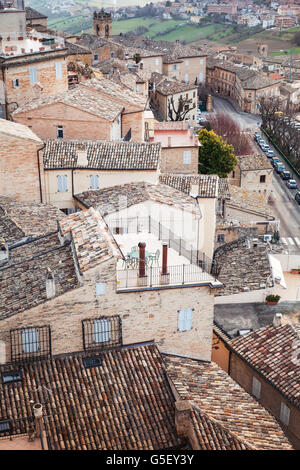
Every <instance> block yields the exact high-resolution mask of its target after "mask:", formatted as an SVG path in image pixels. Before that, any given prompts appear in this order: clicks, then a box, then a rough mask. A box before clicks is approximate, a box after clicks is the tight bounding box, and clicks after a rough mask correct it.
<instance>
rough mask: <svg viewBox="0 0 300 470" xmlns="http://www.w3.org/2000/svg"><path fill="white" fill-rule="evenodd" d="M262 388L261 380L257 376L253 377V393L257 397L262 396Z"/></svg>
mask: <svg viewBox="0 0 300 470" xmlns="http://www.w3.org/2000/svg"><path fill="white" fill-rule="evenodd" d="M260 389H261V383H260V381H259V380H257V378H256V377H253V380H252V394H253V395H254V396H255V397H256V398H260Z"/></svg>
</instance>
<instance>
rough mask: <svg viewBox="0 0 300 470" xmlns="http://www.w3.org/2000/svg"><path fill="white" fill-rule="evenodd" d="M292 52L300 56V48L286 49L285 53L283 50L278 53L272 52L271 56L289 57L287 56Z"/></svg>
mask: <svg viewBox="0 0 300 470" xmlns="http://www.w3.org/2000/svg"><path fill="white" fill-rule="evenodd" d="M291 52H292V54H300V47H292V48H291V49H286V50H284V51H283V50H282V51H278V52H272V53H271V54H270V56H277V55H287V54H290V53H291Z"/></svg>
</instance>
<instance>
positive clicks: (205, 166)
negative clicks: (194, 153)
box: [198, 129, 237, 178]
mask: <svg viewBox="0 0 300 470" xmlns="http://www.w3.org/2000/svg"><path fill="white" fill-rule="evenodd" d="M198 138H199V141H200V143H201V146H200V147H199V170H198V171H199V173H202V174H206V175H218V176H220V178H226V176H227V175H228V174H229V173H230V172H231V171H233V170H234V168H235V167H236V165H237V158H236V156H235V155H234V153H233V151H234V150H233V146H232V145H229V144H227V143H226V142H225V141H224V140H223V139H222V137H220V136H219V135H217V134H216V133H215V132H214V131H208V130H207V129H202V130H201V131H200V132H199V133H198Z"/></svg>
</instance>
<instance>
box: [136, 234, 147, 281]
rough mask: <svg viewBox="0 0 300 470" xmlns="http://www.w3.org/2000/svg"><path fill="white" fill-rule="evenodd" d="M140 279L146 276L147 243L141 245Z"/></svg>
mask: <svg viewBox="0 0 300 470" xmlns="http://www.w3.org/2000/svg"><path fill="white" fill-rule="evenodd" d="M138 246H139V277H145V276H146V269H145V268H146V263H145V252H146V243H142V242H140V243H139V245H138Z"/></svg>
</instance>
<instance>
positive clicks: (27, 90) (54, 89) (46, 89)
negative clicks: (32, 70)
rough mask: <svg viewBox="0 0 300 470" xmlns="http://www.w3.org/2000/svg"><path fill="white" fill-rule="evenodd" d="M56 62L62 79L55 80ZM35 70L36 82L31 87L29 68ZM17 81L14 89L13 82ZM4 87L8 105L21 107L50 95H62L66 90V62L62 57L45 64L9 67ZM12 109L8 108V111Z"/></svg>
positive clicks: (36, 63) (37, 63)
mask: <svg viewBox="0 0 300 470" xmlns="http://www.w3.org/2000/svg"><path fill="white" fill-rule="evenodd" d="M56 62H60V63H61V64H62V78H56V65H55V64H56ZM31 66H35V67H36V68H37V81H38V83H36V84H35V85H31V83H30V78H29V67H31ZM16 79H18V80H19V86H18V87H16V88H14V86H13V80H16ZM5 87H6V94H7V102H8V103H17V104H18V106H21V105H23V104H25V103H28V102H29V101H31V100H32V99H35V98H39V97H41V96H47V95H51V94H58V93H63V92H65V91H67V90H68V75H67V61H66V59H65V58H64V57H62V58H60V57H59V58H57V59H55V60H49V61H45V62H35V63H32V64H23V65H18V66H14V67H9V68H7V69H6V72H5ZM12 110H13V108H12V107H10V108H9V111H12Z"/></svg>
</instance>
